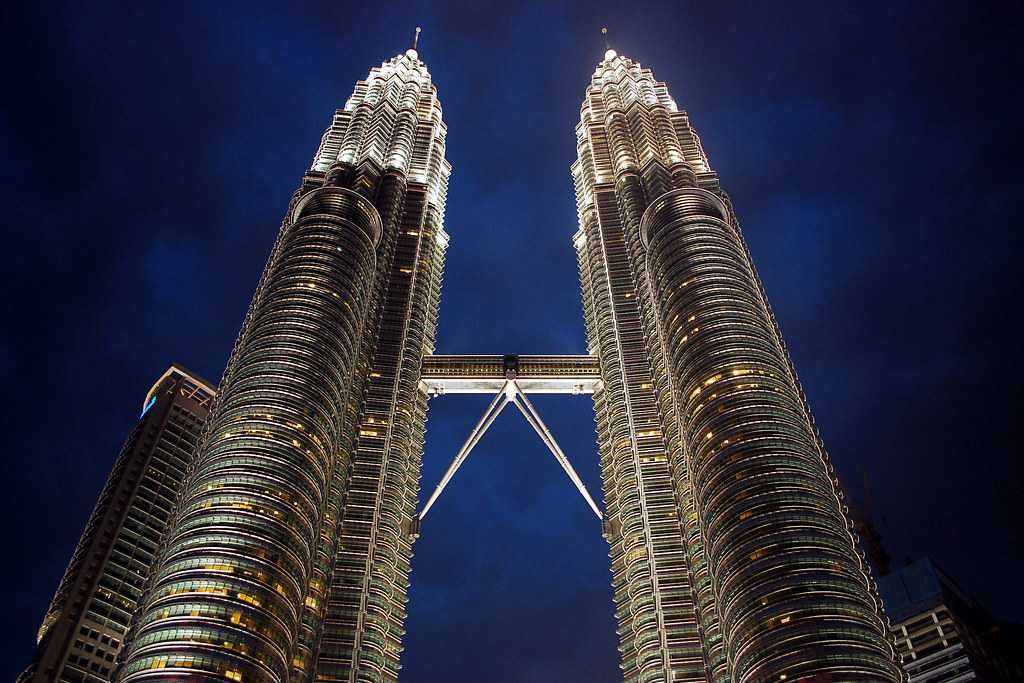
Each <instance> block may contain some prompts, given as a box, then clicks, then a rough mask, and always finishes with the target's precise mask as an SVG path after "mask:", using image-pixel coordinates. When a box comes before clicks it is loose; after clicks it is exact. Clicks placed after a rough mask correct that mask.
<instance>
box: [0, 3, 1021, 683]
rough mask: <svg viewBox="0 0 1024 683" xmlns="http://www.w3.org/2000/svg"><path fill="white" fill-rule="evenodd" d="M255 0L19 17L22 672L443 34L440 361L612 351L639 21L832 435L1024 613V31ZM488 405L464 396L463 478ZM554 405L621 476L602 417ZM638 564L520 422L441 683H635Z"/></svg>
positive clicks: (481, 523) (423, 645)
mask: <svg viewBox="0 0 1024 683" xmlns="http://www.w3.org/2000/svg"><path fill="white" fill-rule="evenodd" d="M253 4H254V3H244V4H243V3H238V4H233V3H216V4H214V3H195V4H190V5H181V6H179V3H166V6H164V7H160V6H158V5H157V4H156V3H132V4H124V5H122V6H120V7H113V6H109V5H106V4H104V3H96V2H92V3H80V4H77V5H72V6H62V5H61V4H60V3H45V4H44V3H17V4H16V5H14V6H12V7H10V8H8V9H7V10H6V13H5V14H6V16H5V20H4V22H3V24H4V26H3V28H2V29H0V30H2V31H3V32H4V33H5V35H4V36H3V43H2V44H3V46H4V47H3V49H4V50H5V51H6V53H7V54H6V55H4V59H3V60H0V69H2V70H3V72H4V82H5V84H6V86H5V88H4V90H3V99H4V102H3V109H2V118H0V145H2V158H3V162H2V164H0V168H2V171H3V177H2V183H0V192H2V193H3V202H2V206H3V207H4V208H5V213H6V217H5V218H6V221H5V222H6V227H5V228H4V242H3V249H4V252H5V254H4V256H5V258H4V259H3V269H4V277H3V288H4V289H3V291H4V296H3V299H2V301H3V307H4V314H3V317H2V320H3V323H4V325H5V328H6V329H4V330H3V334H2V335H0V378H2V380H3V384H4V386H5V387H6V391H4V392H3V399H2V400H3V406H2V407H3V410H2V411H0V415H2V420H3V425H2V427H3V432H2V433H3V434H4V437H5V439H6V449H5V451H4V457H3V465H4V477H5V479H6V480H7V482H8V484H7V489H6V494H7V499H8V503H7V505H6V514H5V515H4V516H3V524H4V527H5V528H4V529H3V531H4V539H5V542H6V543H5V545H6V548H7V561H6V562H4V563H3V565H2V572H3V585H4V586H5V587H6V598H5V601H4V603H5V607H4V616H5V619H6V620H7V623H6V624H5V628H4V633H5V636H6V637H5V638H4V640H3V643H2V645H0V648H2V650H3V651H2V653H0V662H2V664H0V666H2V667H3V668H2V670H0V678H4V679H7V680H9V679H11V678H13V676H14V675H15V673H16V671H18V670H19V669H20V668H21V667H22V666H23V665H24V664H25V663H26V662H27V661H28V660H29V658H30V656H31V650H32V643H33V637H34V636H33V634H34V633H35V631H36V629H37V627H38V625H39V621H40V619H41V617H42V615H43V612H44V611H45V608H46V605H47V604H48V601H49V600H50V597H51V595H52V592H53V590H54V588H55V587H56V584H57V581H58V580H59V578H60V576H61V574H62V572H63V570H64V567H65V565H66V563H67V560H68V558H69V555H70V553H71V550H72V548H73V546H74V544H75V542H76V540H77V538H78V535H79V533H80V532H81V529H82V527H83V525H84V523H85V520H86V517H87V516H88V514H89V511H90V510H91V508H92V505H93V504H94V502H95V499H96V496H97V494H98V492H99V490H100V488H101V486H102V483H103V481H104V479H105V477H106V475H107V473H108V471H109V469H110V466H111V464H112V461H113V459H114V457H115V456H116V454H117V451H118V447H119V445H120V443H121V441H122V439H123V438H124V437H125V436H126V434H127V433H128V431H129V429H130V428H131V426H132V424H133V421H134V420H135V418H136V416H137V414H138V408H139V403H140V402H141V400H142V397H143V394H144V393H145V391H146V390H147V389H148V387H149V386H150V384H151V383H152V382H153V380H154V379H156V377H157V376H159V375H160V374H161V373H162V372H163V370H164V369H165V368H166V366H167V365H168V364H169V363H170V362H171V361H172V360H176V361H179V362H181V363H183V364H185V365H186V366H188V367H191V368H193V369H195V370H196V371H197V372H200V373H203V374H205V375H206V376H207V377H209V378H210V379H213V380H216V379H217V378H218V377H219V376H220V372H221V369H222V367H223V363H224V361H225V359H226V357H227V353H228V351H229V348H230V345H231V343H232V342H233V340H234V338H235V335H236V333H237V330H238V327H239V324H240V322H241V319H242V315H243V313H244V310H245V308H246V306H247V303H248V300H249V297H250V295H251V293H252V290H253V288H254V287H255V284H256V279H257V277H258V274H259V272H260V269H261V268H262V265H263V262H264V260H265V258H266V256H267V253H268V251H269V248H270V245H271V242H272V240H273V237H274V233H275V231H276V229H277V226H278V224H279V221H280V218H281V215H282V213H283V211H284V208H285V206H286V204H287V201H288V198H289V196H290V195H291V193H292V191H293V190H294V188H295V187H296V185H297V183H298V180H299V178H300V176H301V174H302V172H303V170H304V169H305V167H306V165H307V164H308V163H309V161H310V159H311V157H312V154H313V152H314V151H315V149H316V146H317V143H318V141H319V138H320V135H321V133H322V131H323V129H324V128H325V127H326V126H327V124H328V123H329V122H330V118H331V113H332V112H333V110H334V109H335V108H337V107H339V106H341V104H342V103H343V102H344V100H345V99H346V98H347V97H348V95H349V94H350V92H351V90H352V86H353V84H354V82H355V81H356V80H357V79H359V78H362V77H364V76H365V75H366V73H367V71H368V69H369V68H370V67H371V66H373V65H375V64H378V63H380V62H381V61H382V60H384V59H386V58H388V57H390V56H392V55H394V54H396V53H398V52H400V51H402V50H404V49H405V47H407V43H408V41H409V38H410V37H411V35H412V30H413V27H414V26H416V25H422V26H423V28H424V34H423V38H422V40H421V44H420V48H421V49H420V54H421V57H422V58H423V59H424V60H425V61H426V62H427V64H428V65H429V67H430V70H431V72H432V74H433V76H434V80H435V83H436V84H437V86H438V88H439V89H440V96H441V100H442V103H443V106H444V113H445V119H446V121H447V122H448V126H449V137H448V140H449V146H448V153H449V159H450V161H451V162H452V164H453V166H454V172H453V175H452V181H451V191H450V194H449V202H448V211H447V229H448V231H449V233H450V234H451V236H452V242H451V247H450V250H449V252H448V266H447V273H446V276H445V285H444V289H443V294H442V303H441V319H440V320H441V322H440V330H439V337H438V344H437V347H438V350H439V351H440V352H447V353H473V352H479V353H505V352H520V353H530V352H535V353H580V352H583V351H584V350H585V344H584V336H583V324H582V313H581V308H580V303H579V292H578V284H577V279H576V265H575V258H574V254H573V251H572V249H571V245H570V237H571V235H572V233H573V231H574V230H575V227H576V215H575V206H574V204H573V194H572V186H571V182H570V178H569V173H568V167H569V164H570V163H571V162H572V160H573V158H574V156H575V141H574V135H573V127H574V125H575V124H576V122H577V120H578V118H579V105H580V102H581V100H582V95H583V91H584V88H585V86H586V84H587V82H588V80H589V78H590V75H591V73H592V72H593V69H594V66H595V64H596V62H597V61H598V60H599V59H600V58H601V55H602V53H603V51H604V45H603V43H602V42H601V39H600V35H599V29H600V27H601V26H602V25H608V26H610V27H611V42H612V44H613V46H614V47H615V48H616V49H617V50H619V52H620V53H622V54H626V55H629V56H631V57H634V58H635V59H638V60H639V61H640V62H641V63H643V64H644V65H647V66H650V67H652V68H653V69H654V72H655V75H656V76H657V77H658V78H659V79H662V80H665V81H666V82H667V83H668V85H669V89H670V91H671V93H672V94H673V96H674V97H675V99H676V100H677V102H679V104H680V106H682V107H684V108H686V109H687V110H688V111H689V112H690V114H691V118H692V121H693V123H694V125H695V126H696V128H697V130H698V131H699V132H700V134H701V137H702V140H703V143H704V147H705V150H706V151H707V153H708V155H709V156H710V158H711V162H712V164H713V165H714V166H715V168H716V169H717V170H718V171H719V172H720V174H721V176H722V180H723V184H724V186H725V187H726V188H727V189H728V190H729V191H730V193H731V195H732V198H733V200H734V202H735V205H736V209H737V211H738V213H739V216H740V219H741V221H742V224H743V226H744V229H745V233H746V235H747V238H748V240H749V242H750V247H751V250H752V252H753V255H754V258H755V262H756V265H757V267H758V268H759V270H760V273H761V275H762V277H763V279H764V281H765V286H766V289H767V291H768V295H769V298H770V299H771V302H772V304H773V305H774V307H775V311H776V313H777V315H778V318H779V321H780V324H781V326H782V330H783V334H784V335H785V337H786V339H787V341H788V343H789V345H790V349H791V352H792V354H793V357H794V360H795V363H796V366H797V369H798V371H799V373H800V375H801V377H802V380H803V382H804V385H805V388H806V390H807V393H808V396H809V399H810V402H811V405H812V408H813V409H814V412H815V415H816V417H817V420H818V423H819V425H820V428H821V430H822V432H823V434H824V437H825V441H826V444H827V445H828V447H829V449H830V451H831V454H832V457H833V458H834V460H835V462H836V464H837V467H838V469H839V471H840V473H841V475H842V477H843V478H844V481H845V483H846V484H847V487H848V488H849V489H850V490H851V492H852V493H853V494H854V497H855V498H861V499H862V498H863V493H864V485H863V481H864V476H865V473H866V474H867V475H868V476H869V478H870V489H871V500H872V506H873V510H874V512H875V516H876V518H877V521H878V522H879V526H880V527H881V531H882V533H883V534H884V536H885V539H886V541H887V543H888V547H889V550H890V552H891V553H892V555H893V556H894V557H895V558H897V560H899V561H902V559H903V558H905V557H910V556H919V555H930V556H931V557H933V558H934V559H935V560H936V561H937V562H938V563H939V564H940V565H942V566H944V567H945V568H946V569H947V571H948V572H949V573H950V574H952V575H953V576H954V577H955V578H956V579H958V580H959V581H960V582H961V583H962V584H963V586H964V588H965V589H966V590H967V591H968V592H969V593H971V594H973V595H976V596H978V597H979V598H980V599H981V600H982V602H983V603H985V604H986V605H988V606H989V607H991V608H992V609H994V610H995V612H996V613H997V614H999V615H1001V616H1003V617H1007V618H1014V619H1021V618H1024V595H1022V591H1021V589H1020V585H1019V575H1020V567H1021V563H1022V560H1024V558H1022V552H1021V546H1022V545H1024V544H1022V539H1021V534H1020V532H1019V526H1020V522H1019V519H1020V505H1019V503H1020V500H1021V499H1022V497H1024V490H1022V484H1021V465H1020V459H1019V458H1020V446H1019V444H1020V442H1021V425H1022V418H1021V417H1020V416H1021V412H1022V407H1024V406H1022V401H1021V399H1020V390H1019V386H1020V384H1021V377H1022V370H1024V367H1022V365H1024V363H1022V360H1021V343H1020V341H1019V340H1020V331H1021V324H1020V322H1019V316H1020V309H1021V302H1020V299H1021V277H1020V270H1021V269H1020V265H1019V259H1020V257H1021V254H1022V249H1021V247H1022V245H1021V237H1020V215H1021V210H1022V209H1024V201H1022V198H1021V194H1022V190H1021V187H1022V180H1024V172H1022V170H1021V158H1022V153H1024V142H1022V135H1021V132H1020V127H1021V121H1022V112H1021V93H1020V88H1021V73H1022V66H1024V64H1022V61H1024V60H1022V56H1021V49H1020V43H1021V40H1022V37H1024V36H1022V30H1021V21H1020V17H1019V16H1012V15H1011V13H1010V12H1009V10H1003V9H999V8H998V6H996V5H991V6H984V5H982V4H980V3H978V4H976V3H962V2H961V3H950V4H948V5H944V4H941V3H938V2H933V3H912V4H910V3H907V4H902V3H849V4H848V5H845V6H840V5H839V4H838V3H806V4H798V3H751V4H745V3H736V4H733V3H723V2H705V3H694V2H684V3H672V4H666V5H660V6H659V5H644V4H637V3H625V2H619V3H603V2H587V3H580V4H578V5H571V4H557V3H538V4H531V5H517V4H514V3H499V4H495V5H492V6H487V5H484V4H476V3H466V4H461V5H451V6H441V5H434V4H427V3H421V4H410V5H397V4H392V3H388V2H377V3H372V4H365V5H360V6H356V5H355V4H354V3H348V2H331V3H319V4H306V5H303V6H295V7H291V8H290V9H281V8H278V9H271V8H266V7H254V6H253ZM826 6H827V9H826ZM1008 6H1009V5H1008ZM485 404H486V398H484V397H458V396H451V397H444V398H441V399H438V400H435V401H433V402H432V406H431V421H430V424H429V427H428V435H427V451H426V456H425V460H426V462H425V466H424V480H423V488H424V490H425V493H429V491H430V490H431V489H432V488H433V486H434V483H435V482H436V481H437V479H438V478H439V477H440V475H441V472H443V470H444V468H445V467H446V466H447V464H448V462H449V460H450V458H451V456H452V455H453V453H454V451H455V449H456V448H457V447H458V445H459V443H460V442H461V440H462V439H463V438H464V436H465V434H466V432H467V431H468V430H469V428H470V427H471V426H472V424H473V423H474V422H475V421H476V419H477V417H478V416H479V413H480V412H481V411H482V410H483V408H484V407H485ZM536 404H537V406H538V408H539V409H540V410H541V412H542V414H543V415H544V417H545V418H546V419H547V420H548V422H549V425H550V426H551V428H552V430H553V431H554V433H555V435H556V436H557V437H558V438H559V439H560V441H561V442H562V445H563V447H564V448H565V450H566V451H567V453H568V454H569V457H570V458H571V459H572V460H573V461H574V463H575V464H576V466H577V468H578V469H579V470H580V472H581V475H582V476H583V478H584V479H585V480H586V481H587V483H588V485H589V486H590V488H591V490H592V491H594V492H595V493H596V492H597V491H599V490H600V486H599V480H598V468H597V462H596V453H595V450H596V449H595V446H594V438H593V422H592V413H591V409H590V404H589V401H588V400H587V399H586V398H582V397H576V398H573V397H554V398H539V399H538V400H537V401H536ZM606 553H607V548H606V546H605V544H604V541H603V540H602V539H601V537H600V534H599V529H598V526H597V523H596V522H595V520H594V519H593V517H592V516H591V513H590V512H589V511H588V509H587V508H586V506H585V505H584V503H583V501H582V500H581V499H580V498H579V497H578V496H577V494H576V493H575V491H574V490H573V488H572V487H571V485H570V484H569V482H568V480H567V479H566V478H565V476H564V475H563V474H562V472H561V471H560V470H559V469H558V467H557V465H556V464H555V462H554V461H553V459H552V458H551V457H550V456H549V455H548V454H547V452H546V451H545V450H544V449H543V446H542V445H541V443H540V442H539V440H537V439H536V437H535V436H534V434H533V433H532V431H530V429H529V428H528V427H527V426H526V425H525V424H524V423H523V422H522V420H521V418H520V417H519V416H518V415H516V414H515V413H506V414H505V415H503V416H502V417H501V418H500V419H499V421H498V423H497V424H496V425H495V427H494V428H493V430H492V431H491V432H490V433H489V434H488V436H487V437H486V438H485V440H484V441H483V442H482V443H481V445H480V446H479V447H478V450H477V451H475V452H474V453H473V455H472V457H471V458H470V460H469V461H468V462H467V464H466V465H465V467H464V468H463V470H462V471H461V472H460V473H459V475H458V476H457V478H456V479H455V481H454V482H453V483H452V485H451V487H450V488H449V490H448V491H447V492H446V494H445V496H444V497H442V499H441V500H440V501H439V503H438V504H437V506H436V507H435V508H434V510H433V511H432V512H431V515H430V517H429V518H428V519H427V522H426V524H425V529H424V534H423V536H422V537H421V539H420V540H419V542H418V543H417V545H416V559H415V563H414V569H413V575H412V588H411V603H410V616H409V624H408V625H409V629H410V634H409V636H408V641H407V642H408V646H407V649H406V654H405V660H404V661H405V670H404V677H405V680H406V681H412V682H413V683H418V682H421V681H427V682H429V681H440V680H448V681H463V680H464V681H478V680H487V681H517V682H518V681H527V682H534V681H537V682H540V681H545V682H546V681H567V680H590V681H596V682H604V681H608V682H611V681H615V680H618V670H617V655H616V653H615V636H614V632H613V629H614V624H613V618H612V607H611V604H610V603H611V590H610V588H609V585H608V584H609V580H610V575H609V573H608V569H607V558H606Z"/></svg>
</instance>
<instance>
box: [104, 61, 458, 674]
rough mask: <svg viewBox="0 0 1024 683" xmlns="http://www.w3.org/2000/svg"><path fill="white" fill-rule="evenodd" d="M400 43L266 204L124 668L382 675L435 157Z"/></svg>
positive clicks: (404, 505) (412, 434) (427, 304)
mask: <svg viewBox="0 0 1024 683" xmlns="http://www.w3.org/2000/svg"><path fill="white" fill-rule="evenodd" d="M445 134H446V130H445V125H444V123H443V121H442V118H441V107H440V104H439V102H438V99H437V91H436V89H435V88H434V86H433V84H432V83H431V78H430V74H429V73H428V71H427V69H426V66H425V65H424V64H423V62H421V61H420V60H419V57H418V55H417V53H416V51H415V50H408V51H407V52H405V53H404V54H403V55H399V56H397V57H395V58H393V59H391V60H389V61H387V62H385V63H384V64H382V65H381V66H380V67H378V68H374V69H373V70H371V72H370V74H369V76H368V77H367V79H366V80H365V81H360V82H358V83H357V85H356V88H355V91H354V93H353V95H352V97H351V98H349V100H348V101H347V103H346V104H345V106H344V108H342V109H340V110H338V111H337V112H336V113H335V115H334V118H333V121H332V122H331V125H330V127H329V128H328V129H327V131H326V132H325V133H324V136H323V139H322V142H321V144H320V147H319V149H318V151H317V153H316V156H315V158H314V160H313V163H312V165H311V167H310V169H309V170H308V171H307V172H306V174H305V175H304V177H303V179H302V182H301V185H300V187H299V189H298V190H297V191H296V193H295V195H294V196H293V198H292V200H291V202H290V205H289V207H288V211H287V213H286V215H285V218H284V220H283V222H282V225H281V228H280V231H279V234H278V238H277V241H276V243H275V245H274V248H273V251H272V253H271V256H270V258H269V260H268V263H267V266H266V268H265V270H264V273H263V276H262V278H261V280H260V282H259V285H258V287H257V290H256V293H255V295H254V297H253V300H252V304H251V305H250V308H249V311H248V313H247V315H246V318H245V321H244V323H243V326H242V329H241V332H240V334H239V337H238V340H237V342H236V344H235V347H234V350H233V351H232V354H231V357H230V359H229V361H228V364H227V367H226V370H225V373H224V377H223V379H222V382H221V387H220V392H219V393H218V395H217V399H216V401H215V402H214V405H213V408H212V412H211V416H210V419H209V421H208V423H207V428H206V431H205V434H204V437H203V439H202V442H201V444H200V446H199V448H198V451H197V455H196V458H195V461H194V465H193V467H192V468H191V470H190V471H189V473H188V476H187V479H186V482H185V484H184V487H183V491H182V494H181V496H180V497H179V499H178V504H177V507H176V509H175V513H174V516H173V519H172V520H171V524H170V530H169V532H168V535H167V538H166V540H165V542H164V544H163V545H162V547H161V550H160V553H159V557H158V562H157V565H156V569H155V570H154V571H153V573H152V575H151V577H150V579H149V583H148V586H147V591H146V593H145V597H144V599H143V603H142V605H141V606H140V609H139V611H138V612H137V614H136V617H135V620H134V624H133V629H132V631H131V633H130V635H129V641H128V644H127V646H126V653H127V654H126V656H125V657H124V659H123V660H122V664H121V665H120V668H119V671H118V675H119V677H120V680H124V681H143V680H164V679H167V678H168V677H170V676H171V675H173V676H174V678H175V679H176V680H185V679H189V680H197V681H198V680H208V679H210V678H215V679H221V680H223V679H227V680H236V681H246V682H247V683H248V682H266V683H271V682H281V681H307V680H317V681H393V680H395V679H396V678H397V674H398V659H399V653H400V652H401V639H402V635H403V623H404V618H405V602H406V591H407V585H408V573H409V562H410V559H411V554H412V551H411V545H410V543H411V541H410V536H409V534H408V529H409V523H410V520H411V519H412V518H413V516H414V515H415V505H416V499H417V494H418V486H419V465H420V460H421V455H422V443H423V430H424V422H425V417H426V397H425V395H423V393H422V392H420V391H418V390H417V385H418V381H419V372H420V361H421V358H422V356H423V355H425V354H429V353H431V351H432V350H433V339H434V331H435V327H436V317H437V305H438V298H439V291H440V282H441V274H442V269H443V262H444V251H445V247H446V244H447V236H446V234H445V232H444V228H443V219H444V204H445V197H446V192H447V182H448V176H449V173H450V170H451V169H450V166H449V164H448V163H447V161H446V160H445V157H444V150H445Z"/></svg>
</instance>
